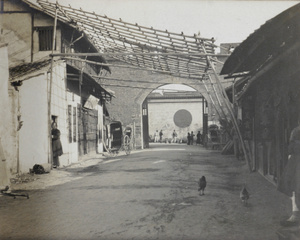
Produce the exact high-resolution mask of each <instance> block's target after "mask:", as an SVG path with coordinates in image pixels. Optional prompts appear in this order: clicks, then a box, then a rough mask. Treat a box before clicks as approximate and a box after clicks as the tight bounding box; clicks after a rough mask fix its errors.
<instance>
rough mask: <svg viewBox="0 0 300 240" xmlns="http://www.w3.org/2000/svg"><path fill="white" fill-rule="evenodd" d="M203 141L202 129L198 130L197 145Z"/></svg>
mask: <svg viewBox="0 0 300 240" xmlns="http://www.w3.org/2000/svg"><path fill="white" fill-rule="evenodd" d="M201 143H202V135H201V133H200V131H198V133H197V140H196V145H197V144H201Z"/></svg>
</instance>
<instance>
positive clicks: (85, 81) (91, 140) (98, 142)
mask: <svg viewBox="0 0 300 240" xmlns="http://www.w3.org/2000/svg"><path fill="white" fill-rule="evenodd" d="M1 15H2V25H1V33H2V34H1V42H2V43H4V44H6V46H7V47H6V48H7V56H8V57H7V59H8V64H7V67H8V68H9V76H8V78H2V79H1V81H3V84H4V85H3V84H1V86H4V88H2V89H1V91H3V92H6V93H5V94H1V102H2V101H3V102H5V103H6V104H5V105H6V106H7V108H6V109H8V111H7V112H6V114H5V115H3V116H1V118H3V121H2V126H3V127H2V128H1V136H2V135H3V134H4V133H3V132H4V131H5V128H8V129H10V130H11V132H10V134H9V139H10V143H9V146H7V151H6V153H5V154H6V156H7V169H8V171H9V173H10V174H16V173H26V172H28V171H29V169H30V168H32V167H33V165H34V164H43V163H52V159H51V134H50V131H51V124H52V123H53V122H56V123H57V125H58V129H59V130H60V132H61V136H60V138H61V142H62V146H63V155H62V156H61V157H60V162H61V165H68V164H71V163H73V162H77V161H79V160H80V159H81V157H83V156H84V155H86V154H92V153H99V152H102V151H103V144H102V135H103V134H102V131H103V128H104V127H103V124H104V118H105V117H106V116H107V115H108V112H107V109H106V107H105V105H106V103H107V102H109V101H110V100H111V98H112V96H113V93H112V92H111V91H109V90H107V89H104V88H103V87H101V86H100V84H99V83H98V82H97V79H96V78H94V77H92V76H100V75H101V74H104V73H109V72H110V69H109V68H108V67H101V66H99V65H95V64H91V63H89V62H87V61H91V62H98V63H99V62H105V60H104V59H103V58H102V57H101V56H94V57H86V58H85V59H83V60H82V59H79V58H76V57H74V58H72V59H62V58H56V57H53V58H51V57H50V56H49V55H50V54H51V53H52V50H54V51H53V53H68V52H73V53H76V52H85V53H88V52H94V53H97V50H96V48H95V47H94V45H93V44H92V43H91V42H90V41H89V39H88V38H87V37H86V36H85V35H84V33H83V32H80V31H79V30H78V29H77V28H76V27H74V26H72V24H69V23H67V22H63V21H57V22H55V18H54V17H53V16H50V15H47V14H45V13H44V12H43V11H42V10H41V9H39V8H38V7H37V6H35V5H32V4H31V3H30V2H28V1H19V0H17V1H4V2H3V3H2V12H1ZM54 33H55V36H56V38H55V46H54V47H53V46H52V45H53V41H52V39H53V34H54ZM3 71H5V70H4V69H1V74H2V73H3ZM4 135H5V134H4ZM7 144H8V143H7Z"/></svg>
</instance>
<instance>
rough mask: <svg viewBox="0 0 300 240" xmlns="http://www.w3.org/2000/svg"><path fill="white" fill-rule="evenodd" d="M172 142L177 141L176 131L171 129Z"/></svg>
mask: <svg viewBox="0 0 300 240" xmlns="http://www.w3.org/2000/svg"><path fill="white" fill-rule="evenodd" d="M172 142H173V143H176V142H177V133H176V131H175V130H174V131H173V134H172Z"/></svg>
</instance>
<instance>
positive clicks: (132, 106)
mask: <svg viewBox="0 0 300 240" xmlns="http://www.w3.org/2000/svg"><path fill="white" fill-rule="evenodd" d="M114 78H115V79H117V80H112V79H114ZM120 79H122V80H120ZM126 79H128V80H130V81H126ZM101 84H102V85H103V86H104V87H106V88H109V89H111V90H113V91H114V92H115V96H116V98H114V99H113V100H112V102H111V103H110V104H108V105H107V108H108V111H109V113H110V117H111V118H112V119H114V120H119V121H121V122H122V123H123V125H124V126H127V125H135V127H136V129H137V132H136V139H135V140H136V147H137V148H143V140H142V139H143V133H142V127H143V126H142V104H143V102H144V100H145V99H146V97H147V96H148V95H149V94H150V93H151V92H152V91H153V90H155V89H157V88H158V87H160V86H163V85H166V84H184V85H187V86H189V87H192V88H194V89H195V90H197V91H198V92H199V93H201V94H202V96H203V97H204V98H205V99H206V101H207V102H208V108H209V111H210V110H211V109H212V105H211V101H210V98H209V96H208V94H207V92H206V90H205V88H204V86H203V85H202V84H201V83H200V82H197V81H196V80H191V79H186V78H178V77H173V76H169V75H165V74H157V73H152V72H150V71H145V70H137V69H130V68H128V69H126V68H117V67H114V68H113V69H112V74H111V79H110V80H101Z"/></svg>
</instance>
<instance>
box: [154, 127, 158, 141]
mask: <svg viewBox="0 0 300 240" xmlns="http://www.w3.org/2000/svg"><path fill="white" fill-rule="evenodd" d="M158 135H159V134H158V130H156V132H155V133H154V142H158Z"/></svg>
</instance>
